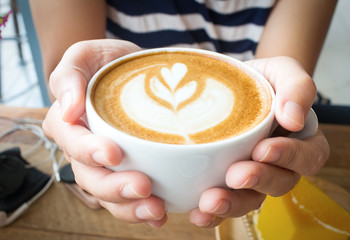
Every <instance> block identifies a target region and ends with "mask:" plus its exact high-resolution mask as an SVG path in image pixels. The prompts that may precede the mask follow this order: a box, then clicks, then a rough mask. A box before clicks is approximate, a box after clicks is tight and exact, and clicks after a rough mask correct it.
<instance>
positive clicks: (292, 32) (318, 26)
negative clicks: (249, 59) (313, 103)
mask: <svg viewBox="0 0 350 240" xmlns="http://www.w3.org/2000/svg"><path fill="white" fill-rule="evenodd" d="M336 3H337V1H336V0H279V1H278V2H277V3H276V6H275V7H274V9H273V11H272V12H271V15H270V17H269V19H268V21H267V24H266V26H265V30H264V32H263V34H262V37H261V40H260V42H259V45H258V48H257V51H256V58H266V57H274V56H289V57H292V58H294V59H296V60H297V61H299V62H300V63H301V64H302V66H303V67H304V68H305V70H306V71H307V72H308V73H309V74H310V75H312V74H313V72H314V69H315V66H316V63H317V59H318V57H319V54H320V52H321V50H322V46H323V43H324V40H325V38H326V35H327V31H328V28H329V25H330V22H331V20H332V16H333V13H334V9H335V6H336Z"/></svg>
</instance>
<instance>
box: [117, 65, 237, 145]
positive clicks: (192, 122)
mask: <svg viewBox="0 0 350 240" xmlns="http://www.w3.org/2000/svg"><path fill="white" fill-rule="evenodd" d="M160 73H161V74H160V76H161V79H159V78H158V77H157V76H152V77H151V78H150V79H147V78H146V76H147V74H140V75H137V76H136V77H135V78H133V79H131V80H130V81H129V82H128V83H127V84H125V86H124V88H123V90H122V92H121V97H120V100H121V105H122V108H123V110H124V111H125V113H126V115H128V117H130V118H131V119H132V120H134V121H135V122H137V123H139V124H140V125H142V126H143V127H146V128H149V129H152V130H154V131H159V132H162V133H169V134H177V135H181V136H183V137H184V138H185V139H186V143H192V141H191V139H190V137H189V134H193V133H196V132H200V131H204V130H206V129H208V128H211V127H214V126H216V125H217V124H219V123H220V122H222V121H223V120H224V119H226V118H227V116H229V114H230V113H231V111H232V107H233V101H234V98H233V95H232V92H231V90H229V89H228V88H227V87H226V86H225V85H223V84H221V83H220V82H217V81H216V80H215V79H207V81H206V82H204V83H202V85H203V86H200V83H198V84H197V82H196V81H195V80H192V81H189V82H188V83H185V84H182V85H181V81H182V80H185V79H184V78H185V76H186V73H187V67H186V65H184V64H182V63H175V64H174V65H173V66H172V67H171V69H169V68H167V67H162V68H161V69H160ZM200 87H201V88H202V89H203V91H199V90H198V89H199V88H200ZM197 92H199V93H197ZM189 99H193V100H192V101H188V100H189Z"/></svg>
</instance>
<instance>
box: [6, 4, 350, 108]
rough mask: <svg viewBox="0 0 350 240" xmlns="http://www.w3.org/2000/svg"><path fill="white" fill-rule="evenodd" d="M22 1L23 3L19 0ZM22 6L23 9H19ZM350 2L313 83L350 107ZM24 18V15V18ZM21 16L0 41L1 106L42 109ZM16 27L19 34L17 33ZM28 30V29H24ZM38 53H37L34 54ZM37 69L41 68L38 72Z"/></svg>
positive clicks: (339, 12) (339, 14) (341, 10)
mask: <svg viewBox="0 0 350 240" xmlns="http://www.w3.org/2000/svg"><path fill="white" fill-rule="evenodd" d="M19 1H22V0H19ZM10 3H11V0H0V15H3V14H4V13H5V12H7V11H9V10H10V6H11V5H10ZM20 7H22V8H23V7H24V8H25V6H20ZM349 12H350V1H349V0H339V1H338V5H337V8H336V11H335V15H334V18H333V21H332V24H331V27H330V30H329V33H328V36H327V39H326V42H325V45H324V48H323V51H322V53H321V57H320V59H319V62H318V65H317V68H316V72H315V75H314V81H315V83H316V85H317V87H318V90H319V92H321V93H322V95H323V96H324V97H325V98H328V99H330V100H331V104H334V105H347V106H350V14H349ZM23 17H24V19H26V16H23ZM23 17H22V15H21V14H20V13H19V14H16V19H17V24H16V19H15V18H14V13H13V14H12V15H11V16H10V18H9V21H8V23H7V25H6V27H5V28H4V30H3V32H2V37H3V39H2V40H0V63H1V65H0V84H1V88H0V90H1V100H0V103H3V104H7V105H11V106H23V107H43V106H44V105H45V101H44V100H43V98H42V95H41V91H40V85H39V84H38V76H37V73H36V68H35V65H34V61H33V59H34V58H35V56H34V57H33V55H32V52H31V49H30V44H29V42H28V41H30V38H28V36H29V35H30V33H29V34H27V33H26V27H25V24H24V19H23ZM16 26H18V31H16ZM27 31H28V29H27ZM36 52H37V51H36ZM39 70H40V69H39Z"/></svg>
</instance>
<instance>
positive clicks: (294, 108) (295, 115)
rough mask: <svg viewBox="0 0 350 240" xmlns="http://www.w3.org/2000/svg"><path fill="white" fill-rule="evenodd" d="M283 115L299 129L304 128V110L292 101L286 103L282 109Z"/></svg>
mask: <svg viewBox="0 0 350 240" xmlns="http://www.w3.org/2000/svg"><path fill="white" fill-rule="evenodd" d="M283 115H284V116H285V117H286V118H287V119H289V120H290V121H292V122H294V123H295V124H297V125H298V126H300V127H301V128H303V127H304V110H303V108H302V107H301V106H300V105H299V104H297V103H295V102H293V101H288V102H286V103H285V104H284V107H283Z"/></svg>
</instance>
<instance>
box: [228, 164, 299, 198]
mask: <svg viewBox="0 0 350 240" xmlns="http://www.w3.org/2000/svg"><path fill="white" fill-rule="evenodd" d="M299 177H300V176H299V174H297V173H295V172H293V171H290V170H287V169H284V168H280V167H277V166H273V165H269V164H265V163H259V162H253V161H241V162H237V163H234V164H232V165H231V166H230V168H229V169H228V171H227V175H226V184H227V185H228V186H229V187H230V188H232V189H253V190H255V191H257V192H260V193H264V194H268V195H271V196H275V197H277V196H281V195H283V194H285V193H287V192H288V191H290V190H291V189H292V188H293V187H294V186H295V184H296V183H297V182H298V181H299Z"/></svg>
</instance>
